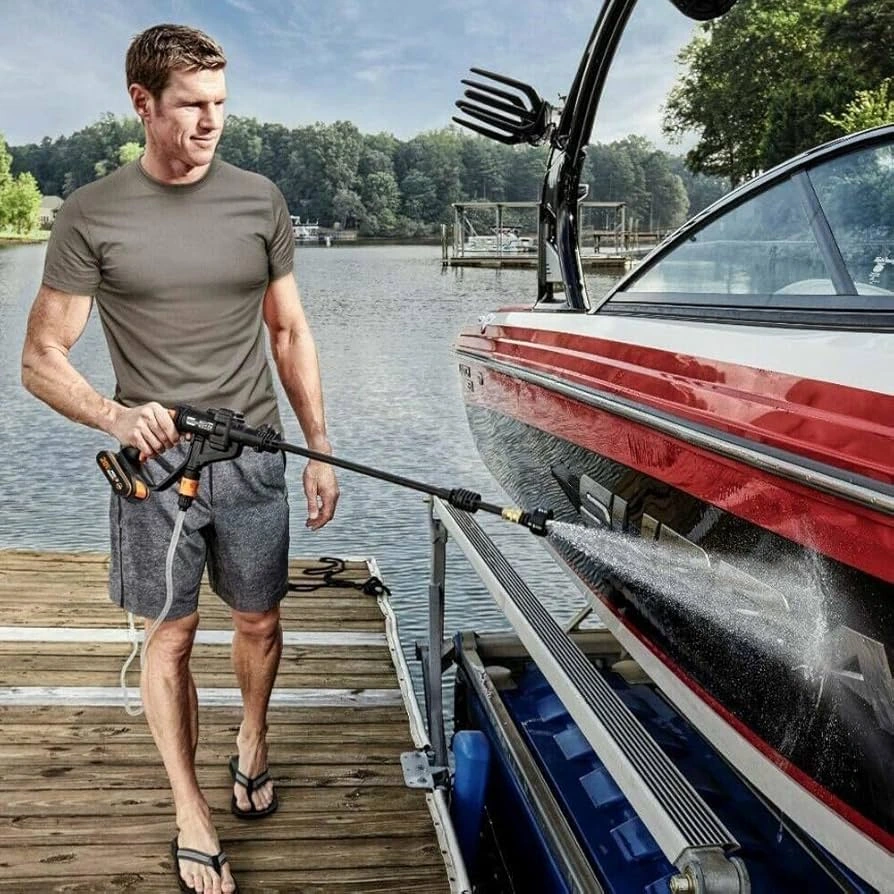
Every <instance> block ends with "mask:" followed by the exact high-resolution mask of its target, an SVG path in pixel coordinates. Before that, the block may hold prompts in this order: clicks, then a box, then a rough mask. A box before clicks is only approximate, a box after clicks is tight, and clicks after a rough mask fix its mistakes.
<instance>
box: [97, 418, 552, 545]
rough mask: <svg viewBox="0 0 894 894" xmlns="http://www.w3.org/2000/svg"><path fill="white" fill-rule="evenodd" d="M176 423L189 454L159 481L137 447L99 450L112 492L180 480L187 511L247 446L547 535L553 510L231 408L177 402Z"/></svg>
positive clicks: (126, 493)
mask: <svg viewBox="0 0 894 894" xmlns="http://www.w3.org/2000/svg"><path fill="white" fill-rule="evenodd" d="M172 416H173V418H174V425H175V426H176V428H177V430H178V431H179V432H181V433H182V434H187V435H190V437H191V443H190V448H189V452H188V454H187V457H186V459H185V460H184V462H183V463H182V464H181V465H180V466H179V467H178V468H176V469H173V470H172V471H171V472H170V473H169V474H168V475H167V476H166V477H165V478H164V480H163V481H160V482H158V483H156V482H154V481H152V480H151V479H150V478H149V477H148V476H147V475H145V474H144V473H143V472H142V470H141V468H140V464H139V454H140V452H139V450H137V449H136V448H135V447H125V448H123V449H122V450H120V451H119V452H118V453H112V452H111V451H109V450H102V451H100V452H99V453H98V454H97V457H96V461H97V463H99V467H100V469H102V471H103V474H104V475H105V476H106V478H107V479H108V481H109V483H110V484H111V486H112V488H113V489H114V491H115V493H117V494H119V495H120V496H122V497H124V498H125V499H127V500H131V501H134V502H142V501H143V500H146V499H148V498H149V495H150V494H151V493H152V491H161V490H166V489H167V488H168V487H170V486H171V485H172V484H174V483H175V482H176V481H179V488H178V491H179V498H178V504H179V506H180V508H181V509H187V508H188V507H189V506H190V505H191V504H192V501H193V500H194V499H195V497H196V494H197V493H198V488H199V476H200V475H201V471H202V469H203V468H204V467H205V466H206V465H209V464H211V463H215V462H221V461H223V460H228V459H235V458H236V457H237V456H239V455H240V454H241V453H242V450H243V449H244V448H245V447H251V448H252V449H254V450H256V451H258V452H259V453H261V452H269V453H276V452H278V451H280V450H281V451H283V452H284V453H294V454H297V455H298V456H303V457H305V458H306V459H313V460H318V461H319V462H322V463H327V464H328V465H331V466H337V467H338V468H341V469H347V470H348V471H350V472H357V473H358V474H360V475H366V476H368V477H370V478H378V479H380V480H381V481H387V482H389V483H391V484H396V485H398V486H399V487H405V488H409V489H410V490H416V491H420V492H421V493H425V494H429V495H430V496H434V497H439V498H440V499H442V500H444V502H446V503H449V504H450V505H451V506H453V507H454V508H455V509H461V510H463V511H465V512H478V511H479V510H481V511H482V512H489V513H491V514H492V515H498V516H500V518H502V519H503V520H504V521H508V522H512V523H513V524H517V525H521V526H522V527H525V528H527V529H528V530H529V531H531V532H532V533H533V534H537V535H538V536H540V537H545V536H546V535H547V534H548V533H549V523H550V522H551V521H552V518H553V513H552V510H551V509H535V510H533V511H532V512H527V511H526V510H524V509H517V508H515V507H513V506H505V507H501V506H497V505H495V504H494V503H487V502H485V501H484V500H482V499H481V495H480V494H478V493H475V492H474V491H471V490H466V489H465V488H458V487H455V488H450V489H448V488H444V487H436V486H433V485H430V484H425V483H424V482H421V481H415V480H413V479H412V478H405V477H404V476H402V475H394V474H392V473H390V472H384V471H382V470H380V469H374V468H371V467H370V466H364V465H361V464H360V463H355V462H351V461H350V460H346V459H339V458H338V457H335V456H330V455H329V454H328V453H320V452H318V451H316V450H311V449H309V448H307V447H298V446H297V445H295V444H290V443H288V442H287V441H284V440H283V439H282V435H281V434H280V433H279V432H278V431H276V429H274V428H273V427H272V426H270V425H262V426H260V427H259V428H251V427H249V426H248V425H246V424H245V417H244V416H242V414H241V413H236V412H234V411H233V410H196V409H194V408H193V407H188V406H179V407H177V408H176V409H175V410H174V411H173V412H172Z"/></svg>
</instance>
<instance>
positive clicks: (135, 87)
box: [128, 84, 152, 121]
mask: <svg viewBox="0 0 894 894" xmlns="http://www.w3.org/2000/svg"><path fill="white" fill-rule="evenodd" d="M128 93H130V101H131V102H132V103H133V108H134V111H135V112H136V113H137V115H139V116H140V119H141V120H143V121H146V120H148V119H149V118H150V117H151V115H152V94H151V93H150V92H149V91H148V90H147V89H146V88H145V87H144V86H143V85H142V84H131V85H130V87H129V88H128Z"/></svg>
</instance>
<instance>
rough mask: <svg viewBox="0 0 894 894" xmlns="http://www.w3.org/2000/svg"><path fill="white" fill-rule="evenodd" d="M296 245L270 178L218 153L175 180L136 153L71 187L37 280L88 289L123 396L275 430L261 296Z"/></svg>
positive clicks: (289, 262)
mask: <svg viewBox="0 0 894 894" xmlns="http://www.w3.org/2000/svg"><path fill="white" fill-rule="evenodd" d="M294 251H295V241H294V236H293V231H292V225H291V221H290V219H289V210H288V207H287V206H286V202H285V199H284V198H283V196H282V193H280V191H279V190H278V189H277V188H276V186H274V184H273V183H271V182H270V181H269V180H268V179H267V178H266V177H262V176H260V175H259V174H253V173H250V172H248V171H243V170H241V169H239V168H237V167H234V166H233V165H230V164H227V163H226V162H223V161H219V160H216V159H215V160H214V161H213V162H212V164H211V166H210V167H209V169H208V172H207V173H206V174H205V176H204V177H203V178H202V179H201V180H199V181H197V182H196V183H191V184H188V185H185V186H171V185H169V184H164V183H160V182H158V181H157V180H154V179H153V178H152V177H150V176H149V175H148V174H147V173H146V172H145V171H144V170H143V168H142V167H141V165H140V162H139V161H134V162H131V163H130V164H127V165H124V167H122V168H119V169H118V170H117V171H115V172H114V173H112V174H110V175H109V176H107V177H103V178H102V179H101V180H97V181H96V182H95V183H90V184H88V185H87V186H83V187H81V188H80V189H78V190H76V191H75V192H74V193H72V194H71V195H70V196H69V197H68V199H67V200H66V201H65V204H64V205H63V206H62V208H61V210H60V211H59V214H58V216H57V217H56V221H55V223H54V224H53V232H52V234H51V236H50V241H49V245H48V248H47V256H46V262H45V266H44V275H43V282H44V283H45V284H46V285H47V286H49V287H50V288H53V289H58V290H60V291H62V292H68V293H71V294H74V295H90V296H93V297H94V298H95V300H96V305H97V307H98V309H99V315H100V319H101V321H102V326H103V331H104V332H105V337H106V341H107V343H108V346H109V353H110V354H111V359H112V367H113V369H114V371H115V377H116V379H117V384H116V387H115V399H116V400H118V401H120V402H121V403H122V404H124V405H126V406H135V405H137V404H142V403H146V402H148V401H153V400H155V401H158V402H159V403H161V404H163V405H164V406H166V407H173V406H176V405H177V404H191V405H193V406H196V407H198V408H200V409H207V408H210V407H215V408H221V407H227V408H229V409H233V410H237V411H239V412H242V413H244V414H245V417H246V419H247V420H248V422H249V423H250V424H251V425H261V424H262V423H265V422H267V423H269V424H271V425H273V426H275V427H276V428H281V423H280V420H279V413H278V410H277V404H276V394H275V392H274V390H273V377H272V375H271V371H270V366H269V364H268V362H267V352H266V350H265V340H264V326H263V325H262V323H263V317H262V301H263V297H264V293H265V291H266V289H267V285H268V283H269V282H271V281H272V280H275V279H278V278H280V277H281V276H284V275H286V274H288V273H291V271H292V266H293V260H294Z"/></svg>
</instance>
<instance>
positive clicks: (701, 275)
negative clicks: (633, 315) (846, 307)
mask: <svg viewBox="0 0 894 894" xmlns="http://www.w3.org/2000/svg"><path fill="white" fill-rule="evenodd" d="M625 291H629V292H677V293H679V292H699V293H713V294H723V295H768V294H772V293H774V292H782V293H797V294H802V295H805V294H806V295H823V294H829V293H830V292H831V291H833V290H832V289H831V283H830V279H829V274H828V272H827V270H826V267H825V264H824V263H823V260H822V257H821V255H820V250H819V246H818V245H817V244H816V240H815V239H814V237H813V233H812V231H811V228H810V222H809V220H808V219H807V214H806V212H805V211H804V208H803V205H802V203H801V199H800V195H799V193H798V190H797V189H796V188H795V186H794V185H793V184H792V183H791V181H789V180H786V181H783V182H782V183H779V184H777V185H776V186H774V187H772V188H771V189H768V190H766V191H765V192H762V193H761V194H760V195H758V196H755V197H754V198H753V199H750V200H747V201H745V202H744V203H743V204H741V205H739V206H738V207H736V208H734V209H733V210H732V211H730V212H728V213H727V214H725V215H724V216H723V217H721V218H719V219H716V220H714V221H713V222H712V223H710V224H708V225H707V226H705V227H704V228H703V229H701V230H699V231H698V232H697V233H695V234H694V235H693V236H691V237H690V238H689V239H688V240H687V241H686V242H684V243H682V244H680V245H678V246H677V247H676V248H675V249H673V250H672V251H671V252H670V253H669V254H667V255H665V256H664V257H663V258H662V259H661V260H660V261H658V263H656V264H654V265H652V266H650V267H649V268H647V269H645V270H643V273H642V275H641V276H638V277H636V278H635V279H634V280H633V281H632V282H630V283H629V284H628V285H627V287H626V289H625Z"/></svg>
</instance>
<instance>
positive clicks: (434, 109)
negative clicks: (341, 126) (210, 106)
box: [0, 0, 691, 145]
mask: <svg viewBox="0 0 894 894" xmlns="http://www.w3.org/2000/svg"><path fill="white" fill-rule="evenodd" d="M5 6H6V7H7V9H5V10H4V26H3V29H2V31H0V60H2V63H0V70H2V71H3V73H4V90H3V91H2V94H0V131H3V132H4V133H5V135H6V137H7V139H8V141H9V142H10V143H12V144H13V145H16V144H21V143H24V142H33V141H39V140H40V139H41V138H42V137H43V136H45V135H49V136H57V135H59V134H62V133H71V132H72V131H74V130H77V129H78V128H80V127H83V126H85V125H87V124H90V123H92V122H94V121H96V120H97V118H98V117H99V116H100V115H101V114H102V113H104V112H106V111H111V112H114V113H116V114H129V113H130V103H129V100H128V97H127V94H126V90H125V84H124V74H123V67H124V61H123V60H124V54H125V52H126V49H127V45H128V43H129V41H130V40H131V38H132V37H133V35H134V34H136V33H138V32H139V31H140V30H142V29H143V28H146V27H148V26H149V25H153V24H157V23H158V22H163V21H172V20H173V21H182V22H185V23H188V24H192V25H195V26H197V27H200V28H203V29H204V30H206V31H208V32H209V33H210V34H212V35H213V36H214V37H215V38H217V39H218V40H219V41H220V42H221V43H222V44H223V46H224V49H225V51H226V53H227V57H228V59H229V66H228V72H227V74H228V77H227V80H228V87H229V91H230V96H231V101H230V102H229V103H228V111H230V112H232V113H234V114H239V115H246V116H252V117H256V118H258V119H260V120H265V121H277V122H280V123H283V124H285V125H287V126H297V125H300V124H306V123H310V122H313V121H317V120H322V121H335V120H339V119H342V120H346V119H347V120H352V121H354V123H356V124H357V126H358V127H359V128H360V129H361V130H362V131H367V132H376V131H379V130H389V131H392V132H393V133H395V134H396V135H397V136H399V137H402V138H408V137H410V136H412V135H413V134H415V133H418V132H419V131H421V130H424V129H431V128H432V127H440V126H444V125H446V124H447V123H448V122H449V121H450V117H451V115H452V114H453V111H454V107H453V102H454V100H455V99H456V98H458V97H459V95H460V91H461V87H460V83H459V81H460V79H461V78H463V77H465V76H466V74H467V72H468V68H469V67H471V66H481V67H485V68H490V69H493V70H496V71H501V72H503V73H505V74H508V75H510V76H514V77H520V78H522V79H524V80H528V81H530V82H531V83H532V84H533V85H534V86H536V87H537V88H538V90H540V91H541V93H542V95H544V96H546V97H547V98H550V99H556V97H557V96H558V94H560V93H565V92H567V89H568V87H569V85H570V84H571V81H572V78H573V76H574V72H575V69H576V67H577V63H578V60H579V58H580V55H581V52H582V51H583V49H584V47H585V46H586V43H587V40H588V37H589V34H590V32H591V30H592V28H593V24H594V22H595V18H596V14H597V11H598V2H596V0H553V2H548V0H442V2H440V3H439V4H437V5H429V4H422V3H419V2H418V0H363V2H361V0H327V2H325V3H320V2H319V0H225V2H224V3H218V4H207V3H203V2H199V0H143V2H141V3H139V4H134V3H131V2H127V0H107V2H104V3H103V4H101V5H97V4H94V3H90V2H87V0H69V2H66V0H32V2H30V3H29V4H14V3H7V4H5ZM640 7H641V9H640V10H638V11H637V12H636V13H635V14H634V19H633V21H632V22H631V30H630V36H629V38H628V39H626V41H625V42H626V43H627V44H628V46H627V49H628V50H629V51H630V52H629V53H628V56H627V60H626V61H624V60H621V59H619V65H618V68H617V71H616V72H615V73H613V75H612V78H613V81H612V84H610V85H609V87H608V88H607V91H606V111H608V110H609V109H611V111H612V113H613V114H612V117H613V119H614V120H613V121H612V122H611V123H609V122H606V126H607V127H608V128H609V129H608V131H607V132H608V133H611V134H612V135H613V136H614V135H624V134H626V133H629V132H634V131H639V132H642V133H644V134H645V135H647V136H649V137H650V138H652V139H654V140H660V139H661V135H660V115H659V113H658V111H657V108H658V106H659V105H660V104H661V102H662V101H663V98H664V96H665V95H666V93H667V89H668V88H669V86H670V84H671V81H672V78H673V74H674V69H673V65H672V60H673V57H674V55H675V53H676V52H677V50H678V48H679V46H680V44H681V42H682V41H684V40H685V39H686V36H687V34H688V31H689V27H690V24H691V23H688V22H687V20H685V19H683V18H682V17H681V16H680V15H679V14H677V13H676V12H675V11H674V10H673V7H672V6H671V4H669V3H664V2H662V3H657V2H656V0H641V3H640ZM662 56H663V57H665V62H666V63H667V64H666V65H665V67H664V69H665V70H664V71H663V73H661V72H660V71H659V67H658V65H657V64H656V60H657V59H658V58H659V57H662ZM602 124H603V122H602V121H600V125H602Z"/></svg>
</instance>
